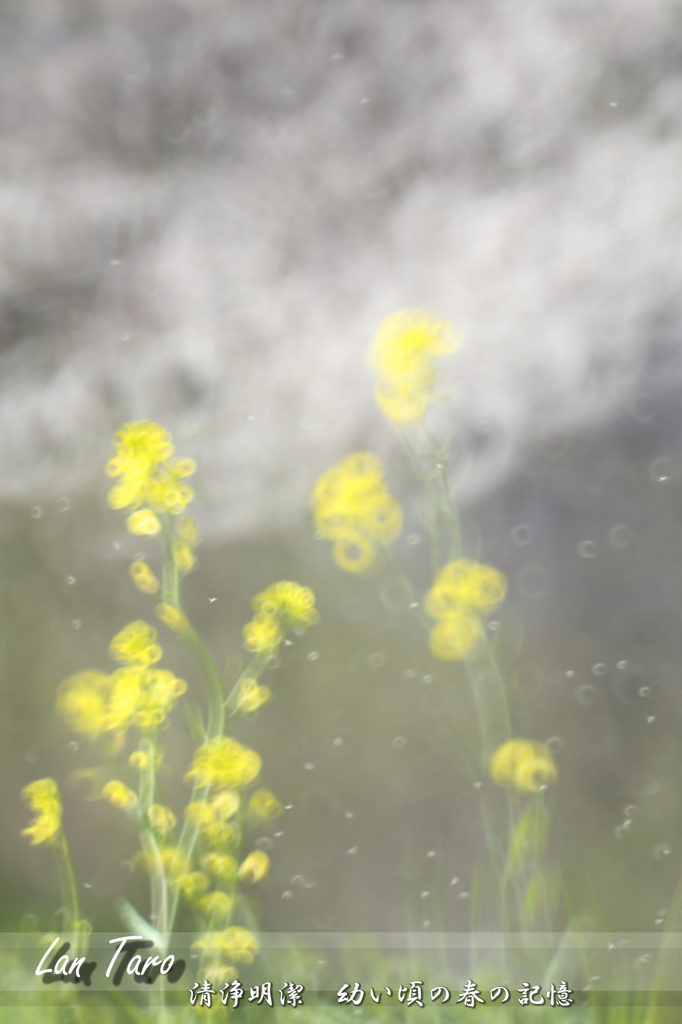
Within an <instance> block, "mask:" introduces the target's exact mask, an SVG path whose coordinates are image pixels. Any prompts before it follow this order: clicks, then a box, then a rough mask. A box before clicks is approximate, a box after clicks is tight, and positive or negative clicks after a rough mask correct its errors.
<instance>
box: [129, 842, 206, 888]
mask: <svg viewBox="0 0 682 1024" xmlns="http://www.w3.org/2000/svg"><path fill="white" fill-rule="evenodd" d="M159 855H160V857H161V863H162V865H163V869H164V871H165V872H166V874H167V875H168V877H169V878H170V879H172V881H173V882H174V883H175V882H177V880H178V879H179V878H181V877H182V876H183V875H188V874H189V873H190V872H191V870H192V863H191V859H190V858H189V857H188V856H187V854H185V853H183V852H182V851H181V850H180V849H179V848H178V847H177V846H162V847H161V849H160V850H159V851H158V854H157V851H156V850H155V849H153V848H146V849H144V850H138V852H137V853H136V854H135V858H134V860H135V864H138V865H139V866H140V867H143V868H145V870H147V871H149V873H150V874H153V873H154V872H155V871H156V870H157V867H158V856H159Z"/></svg>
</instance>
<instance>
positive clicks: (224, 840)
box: [201, 821, 237, 850]
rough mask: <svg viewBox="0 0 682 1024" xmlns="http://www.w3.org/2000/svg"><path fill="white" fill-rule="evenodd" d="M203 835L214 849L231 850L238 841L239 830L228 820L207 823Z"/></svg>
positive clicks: (202, 831)
mask: <svg viewBox="0 0 682 1024" xmlns="http://www.w3.org/2000/svg"><path fill="white" fill-rule="evenodd" d="M201 835H202V837H203V838H204V839H205V840H206V842H207V843H208V845H209V846H212V847H213V849H214V850H230V849H232V847H233V846H234V845H235V844H236V842H237V832H236V831H235V829H234V828H233V826H232V825H229V824H228V823H227V822H226V821H215V822H213V824H212V825H205V826H204V828H202V830H201Z"/></svg>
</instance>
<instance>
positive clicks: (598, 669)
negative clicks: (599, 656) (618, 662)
mask: <svg viewBox="0 0 682 1024" xmlns="http://www.w3.org/2000/svg"><path fill="white" fill-rule="evenodd" d="M605 672H606V665H605V664H604V662H603V661H598V662H597V664H596V665H593V666H592V675H593V676H603V675H604V673H605Z"/></svg>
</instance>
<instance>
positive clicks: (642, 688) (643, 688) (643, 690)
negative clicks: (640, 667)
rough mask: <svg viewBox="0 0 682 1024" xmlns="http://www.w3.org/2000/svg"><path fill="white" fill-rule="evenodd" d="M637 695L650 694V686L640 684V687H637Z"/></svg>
mask: <svg viewBox="0 0 682 1024" xmlns="http://www.w3.org/2000/svg"><path fill="white" fill-rule="evenodd" d="M639 695H640V697H649V696H650V695H651V687H650V686H640V688H639Z"/></svg>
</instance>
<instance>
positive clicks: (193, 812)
mask: <svg viewBox="0 0 682 1024" xmlns="http://www.w3.org/2000/svg"><path fill="white" fill-rule="evenodd" d="M185 817H186V818H187V819H188V820H189V821H191V823H192V824H193V825H200V826H201V827H204V826H206V825H212V824H213V822H214V821H215V812H214V810H213V808H212V807H211V806H210V805H209V804H208V802H207V801H206V800H194V801H192V803H189V804H187V806H186V807H185Z"/></svg>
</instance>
